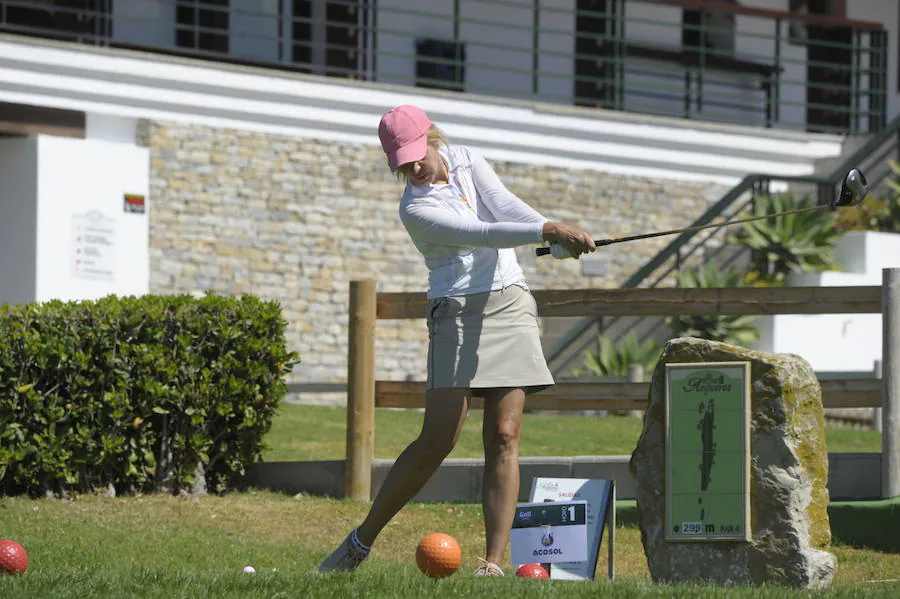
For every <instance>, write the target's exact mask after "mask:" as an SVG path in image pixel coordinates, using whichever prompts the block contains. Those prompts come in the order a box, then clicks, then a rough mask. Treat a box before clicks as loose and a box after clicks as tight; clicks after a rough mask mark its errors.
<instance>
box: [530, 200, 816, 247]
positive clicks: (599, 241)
mask: <svg viewBox="0 0 900 599" xmlns="http://www.w3.org/2000/svg"><path fill="white" fill-rule="evenodd" d="M823 208H831V206H829V205H828V204H823V205H821V206H812V207H810V208H797V209H795V210H786V211H785V212H776V213H774V214H764V215H762V216H752V217H750V218H741V219H738V220H729V221H725V222H724V223H710V224H708V225H699V226H696V227H686V228H684V229H671V230H669V231H658V232H656V233H644V234H642V235H630V236H628V237H616V238H614V239H595V240H594V244H595V245H596V246H597V247H600V246H602V245H612V244H614V243H623V242H625V241H637V240H638V239H650V238H651V237H662V236H664V235H677V234H678V233H688V232H691V231H702V230H703V229H715V228H719V227H730V226H732V225H740V224H742V223H749V222H753V221H755V220H764V219H767V218H775V217H776V216H786V215H788V214H799V213H801V212H811V211H813V210H821V209H823ZM549 253H550V248H548V247H541V248H537V249H535V254H536V255H538V256H544V255H547V254H549Z"/></svg>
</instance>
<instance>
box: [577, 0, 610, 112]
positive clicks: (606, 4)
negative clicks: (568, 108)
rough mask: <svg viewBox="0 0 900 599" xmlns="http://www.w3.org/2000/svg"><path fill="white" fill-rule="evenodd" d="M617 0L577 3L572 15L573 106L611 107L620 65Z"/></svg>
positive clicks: (590, 0) (579, 0)
mask: <svg viewBox="0 0 900 599" xmlns="http://www.w3.org/2000/svg"><path fill="white" fill-rule="evenodd" d="M617 6H618V2H617V0H577V2H576V13H575V85H574V88H575V89H574V94H575V104H576V105H578V106H598V107H602V108H615V107H616V104H617V102H616V100H617V96H618V91H619V90H618V85H617V83H618V77H617V74H618V73H619V72H620V71H621V65H620V64H619V63H618V62H617V61H616V60H615V59H616V55H617V52H616V49H617V48H618V47H619V46H618V42H619V41H620V40H619V39H618V35H617V22H618V20H617V19H616V8H617Z"/></svg>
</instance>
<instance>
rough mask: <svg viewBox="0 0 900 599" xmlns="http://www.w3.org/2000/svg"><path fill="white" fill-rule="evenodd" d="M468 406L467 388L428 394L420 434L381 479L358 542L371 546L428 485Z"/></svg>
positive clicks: (450, 448)
mask: <svg viewBox="0 0 900 599" xmlns="http://www.w3.org/2000/svg"><path fill="white" fill-rule="evenodd" d="M468 407H469V390H468V389H432V390H430V391H428V394H427V395H426V397H425V418H424V421H423V423H422V432H421V433H419V436H418V437H417V438H416V440H415V441H413V442H412V443H410V444H409V446H408V447H407V448H406V449H405V450H403V453H401V454H400V456H399V457H398V458H397V461H395V462H394V465H393V466H392V467H391V470H390V472H388V475H387V477H386V478H385V479H384V483H383V484H382V485H381V488H380V489H379V490H378V494H377V495H376V496H375V501H374V502H373V503H372V507H371V509H370V510H369V514H368V515H367V516H366V519H365V520H363V523H362V524H361V525H360V527H359V529H358V530H357V535H359V540H360V541H362V542H363V543H365V544H366V545H371V544H372V543H373V542H374V541H375V538H376V537H377V536H378V534H379V533H380V532H381V530H382V529H383V528H384V527H385V526H386V525H387V523H388V522H389V521H390V520H391V518H393V517H394V516H395V515H396V514H397V512H399V511H400V509H401V508H403V506H404V505H406V504H407V502H408V501H409V500H410V499H412V498H413V496H415V494H416V493H418V492H419V489H421V488H422V486H423V485H424V484H425V483H426V482H428V479H429V478H431V475H432V474H434V472H435V470H437V468H438V466H440V465H441V462H443V461H444V458H446V457H447V455H448V454H449V453H450V451H451V450H452V449H453V447H454V445H456V441H457V439H459V433H460V431H461V430H462V426H463V423H464V422H465V419H466V411H467V410H468Z"/></svg>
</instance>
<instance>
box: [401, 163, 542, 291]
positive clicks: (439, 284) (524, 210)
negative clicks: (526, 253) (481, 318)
mask: <svg viewBox="0 0 900 599" xmlns="http://www.w3.org/2000/svg"><path fill="white" fill-rule="evenodd" d="M441 156H442V157H443V158H444V160H445V161H447V165H448V168H449V182H448V183H446V184H439V185H420V184H418V183H415V182H413V181H410V182H408V183H407V184H406V189H404V190H403V198H402V199H401V200H400V220H401V222H403V226H405V227H406V230H407V232H408V233H409V236H410V237H411V238H412V241H413V244H415V246H416V248H417V249H418V250H419V252H421V253H422V256H424V257H425V265H426V266H427V267H428V297H429V298H436V297H444V296H450V295H468V294H472V293H481V292H484V291H495V290H498V289H503V288H504V287H508V286H510V285H523V286H524V285H525V275H524V273H523V272H522V269H521V267H520V266H519V261H518V260H517V259H516V253H515V251H514V250H513V249H512V248H514V247H516V246H520V245H527V244H531V243H540V242H541V241H543V236H542V229H543V225H544V223H545V222H547V221H548V220H549V219H547V218H545V217H544V216H542V215H541V214H540V213H538V212H537V211H536V210H534V209H533V208H531V207H530V206H529V205H528V204H526V203H525V202H523V201H522V200H520V199H519V198H518V197H517V196H516V195H515V194H513V193H512V192H510V191H509V190H508V189H506V187H505V186H504V185H503V183H502V182H501V181H500V179H499V177H497V174H496V173H495V172H494V169H492V168H491V166H490V165H489V164H488V163H487V161H485V159H484V158H482V157H481V156H480V155H478V154H477V153H475V152H473V151H472V150H470V149H469V148H467V147H465V146H450V147H449V148H446V147H442V150H441Z"/></svg>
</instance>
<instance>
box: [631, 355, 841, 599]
mask: <svg viewBox="0 0 900 599" xmlns="http://www.w3.org/2000/svg"><path fill="white" fill-rule="evenodd" d="M735 361H749V362H750V363H751V370H750V372H751V375H750V379H751V397H752V400H751V414H750V419H751V422H750V453H751V466H750V520H751V523H750V530H751V540H750V542H735V541H710V542H705V541H698V542H666V541H665V540H664V532H665V531H664V528H665V513H666V511H665V507H666V506H665V498H666V495H665V465H666V456H665V430H666V429H665V386H666V381H665V368H664V364H666V363H667V362H673V363H679V362H680V363H684V362H735ZM824 426H825V425H824V415H823V409H822V391H821V388H820V386H819V383H818V380H817V379H816V376H815V373H814V372H813V371H812V369H811V367H810V366H809V364H808V363H807V362H805V361H804V360H803V359H801V358H800V357H798V356H794V355H789V354H768V353H763V352H756V351H751V350H747V349H744V348H741V347H735V346H732V345H727V344H724V343H717V342H712V341H705V340H702V339H695V338H680V339H674V340H672V341H670V342H669V343H668V344H667V345H666V348H665V351H664V352H663V355H662V357H661V358H660V361H659V364H658V365H657V368H656V371H655V372H654V374H653V380H652V383H651V386H650V404H649V406H648V409H647V412H646V415H645V417H644V430H643V433H642V434H641V438H640V440H639V441H638V445H637V448H636V449H635V451H634V453H633V454H632V456H631V471H632V473H633V474H634V476H635V478H636V480H637V502H638V514H639V520H640V527H641V540H642V542H643V545H644V552H645V554H646V556H647V562H648V565H649V567H650V574H651V576H652V577H653V580H654V581H656V582H711V583H720V584H735V583H753V584H763V583H767V584H779V585H790V586H795V587H807V588H823V587H826V586H828V584H829V583H830V582H831V580H832V578H833V576H834V571H835V568H836V566H837V560H836V559H835V557H834V556H833V555H832V554H830V553H828V552H827V551H826V549H827V548H828V546H829V544H830V542H831V529H830V527H829V523H828V511H827V507H828V489H827V487H826V483H827V480H828V454H827V450H826V448H825V430H824Z"/></svg>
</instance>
